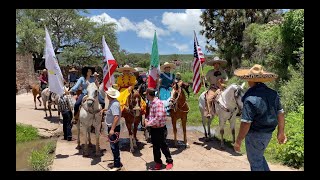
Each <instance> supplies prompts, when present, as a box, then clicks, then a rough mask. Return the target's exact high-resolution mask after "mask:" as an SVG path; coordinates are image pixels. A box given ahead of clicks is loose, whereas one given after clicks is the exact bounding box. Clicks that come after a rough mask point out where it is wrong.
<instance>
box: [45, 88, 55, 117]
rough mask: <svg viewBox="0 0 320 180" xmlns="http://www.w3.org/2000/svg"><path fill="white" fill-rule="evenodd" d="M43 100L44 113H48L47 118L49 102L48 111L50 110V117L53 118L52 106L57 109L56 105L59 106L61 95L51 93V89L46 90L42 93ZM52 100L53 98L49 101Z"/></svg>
mask: <svg viewBox="0 0 320 180" xmlns="http://www.w3.org/2000/svg"><path fill="white" fill-rule="evenodd" d="M50 96H51V97H50ZM41 98H42V102H43V106H44V112H45V113H46V117H47V106H46V105H47V101H48V110H49V113H50V117H52V114H51V106H52V105H53V107H54V108H55V109H56V105H58V99H59V95H57V94H56V93H54V92H51V91H50V89H49V88H45V89H44V90H43V91H42V92H41ZM50 98H51V101H49V99H50ZM58 116H60V112H59V111H58Z"/></svg>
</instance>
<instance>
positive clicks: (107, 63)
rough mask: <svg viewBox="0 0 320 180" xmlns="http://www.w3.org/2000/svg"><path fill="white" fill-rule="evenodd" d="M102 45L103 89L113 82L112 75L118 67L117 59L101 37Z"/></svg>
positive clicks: (106, 88)
mask: <svg viewBox="0 0 320 180" xmlns="http://www.w3.org/2000/svg"><path fill="white" fill-rule="evenodd" d="M102 45H103V51H102V52H103V90H105V91H106V90H108V88H109V87H111V86H112V84H114V81H115V80H114V76H113V73H114V71H115V70H116V69H117V67H118V63H117V61H116V60H115V59H114V57H113V55H112V54H111V51H110V49H109V47H108V45H107V43H106V41H105V39H104V36H103V37H102Z"/></svg>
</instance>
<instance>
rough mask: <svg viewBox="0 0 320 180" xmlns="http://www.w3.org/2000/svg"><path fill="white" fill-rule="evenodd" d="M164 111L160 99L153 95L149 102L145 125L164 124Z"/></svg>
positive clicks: (157, 125)
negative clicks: (148, 112)
mask: <svg viewBox="0 0 320 180" xmlns="http://www.w3.org/2000/svg"><path fill="white" fill-rule="evenodd" d="M166 117H167V114H166V111H165V109H164V105H163V103H162V101H161V100H160V99H159V98H157V97H155V98H154V99H153V101H152V102H151V103H150V114H149V118H148V124H147V126H155V127H163V126H165V125H166Z"/></svg>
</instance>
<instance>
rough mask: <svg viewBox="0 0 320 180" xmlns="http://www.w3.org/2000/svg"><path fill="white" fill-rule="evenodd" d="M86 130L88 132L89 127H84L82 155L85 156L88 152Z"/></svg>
mask: <svg viewBox="0 0 320 180" xmlns="http://www.w3.org/2000/svg"><path fill="white" fill-rule="evenodd" d="M88 132H89V129H88V128H87V127H86V128H85V133H84V134H85V139H84V151H83V156H85V157H87V156H88V155H89V152H88Z"/></svg>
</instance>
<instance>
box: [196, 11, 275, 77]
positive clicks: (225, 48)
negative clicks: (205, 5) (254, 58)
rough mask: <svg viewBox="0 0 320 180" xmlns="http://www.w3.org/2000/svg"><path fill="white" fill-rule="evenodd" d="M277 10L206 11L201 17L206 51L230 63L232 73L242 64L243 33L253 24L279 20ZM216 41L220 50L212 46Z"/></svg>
mask: <svg viewBox="0 0 320 180" xmlns="http://www.w3.org/2000/svg"><path fill="white" fill-rule="evenodd" d="M277 11H278V10H277V9H206V10H205V11H204V12H203V13H202V15H201V19H202V20H201V21H200V25H201V26H203V27H204V30H201V31H200V33H201V34H202V35H205V37H206V38H207V45H206V49H208V51H211V52H214V53H216V54H217V55H219V56H220V57H222V58H225V59H226V60H227V61H228V66H229V67H231V72H233V70H234V69H235V68H238V67H239V66H240V64H241V57H242V54H243V51H242V44H241V42H242V39H243V31H244V30H245V28H246V27H247V26H248V25H249V24H251V23H267V22H269V21H270V20H272V19H275V18H279V13H276V12H277ZM212 40H215V42H216V44H217V46H218V48H217V49H216V48H214V47H213V46H212V45H210V44H209V43H210V41H212Z"/></svg>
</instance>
